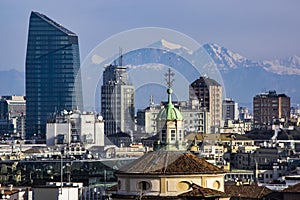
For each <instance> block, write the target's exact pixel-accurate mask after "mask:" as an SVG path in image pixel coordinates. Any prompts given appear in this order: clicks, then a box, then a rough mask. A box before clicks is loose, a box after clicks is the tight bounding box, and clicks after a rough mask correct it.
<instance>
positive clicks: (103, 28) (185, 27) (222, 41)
mask: <svg viewBox="0 0 300 200" xmlns="http://www.w3.org/2000/svg"><path fill="white" fill-rule="evenodd" d="M70 3H71V2H70V1H64V2H60V3H59V5H60V6H57V4H56V2H55V1H54V2H53V1H51V2H50V1H49V2H42V3H41V2H36V1H26V3H25V2H17V1H15V2H11V1H6V0H4V1H1V2H0V5H1V10H2V11H1V14H0V16H1V19H2V20H0V23H1V27H3V32H2V34H3V36H2V39H1V44H2V48H0V51H1V55H2V56H3V57H2V63H1V65H0V70H9V69H17V70H18V71H25V52H26V51H25V50H26V41H27V36H26V33H27V31H28V19H29V15H30V12H31V11H32V10H33V11H38V12H41V13H44V14H45V15H47V16H49V17H51V18H52V19H54V20H55V21H58V22H59V23H61V24H62V25H63V26H67V27H70V29H71V30H74V32H76V33H77V34H78V36H79V37H80V41H79V43H80V51H81V60H83V59H84V58H85V57H86V56H87V55H88V53H89V52H90V51H91V50H92V49H93V48H94V47H95V46H97V45H98V44H99V43H100V42H102V41H104V40H105V39H107V38H109V37H110V36H111V35H114V34H117V33H119V32H122V31H126V30H128V29H132V28H141V27H164V28H170V29H174V30H176V31H180V32H182V33H184V34H186V35H188V36H190V37H192V38H193V39H195V40H196V41H197V42H198V43H200V44H205V43H217V44H219V45H221V46H226V47H227V48H229V49H232V50H233V51H236V52H240V53H241V54H242V55H243V56H245V57H248V58H250V59H254V60H262V59H266V60H270V59H275V58H285V57H288V56H292V55H297V53H298V52H300V45H299V40H298V38H299V32H300V28H299V26H297V24H298V23H299V22H297V19H299V17H300V16H299V15H300V13H299V12H297V8H298V7H299V6H297V5H298V4H299V2H296V1H289V2H280V1H263V2H260V1H255V2H253V1H251V2H243V3H241V2H238V1H233V0H230V1H226V2H216V1H213V2H196V1H190V2H189V3H185V2H183V1H175V2H173V1H172V2H170V1H166V2H163V3H160V4H158V2H154V3H153V2H151V3H150V2H139V1H126V2H123V1H115V2H105V1H91V2H89V4H87V3H84V2H77V4H76V5H74V6H72V9H67V8H68V6H70V5H72V4H70ZM72 3H73V2H72ZM16 8H17V9H16ZM12 10H17V12H15V13H14V14H13V15H11V12H12ZM132 10H134V11H135V12H131V11H132ZM8 18H9V19H10V21H9V23H8V21H7V20H6V19H8ZM11 33H13V35H12V34H11ZM7 38H13V39H7Z"/></svg>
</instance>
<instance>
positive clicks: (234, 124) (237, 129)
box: [220, 120, 253, 134]
mask: <svg viewBox="0 0 300 200" xmlns="http://www.w3.org/2000/svg"><path fill="white" fill-rule="evenodd" d="M252 127H253V123H252V120H244V121H242V120H227V122H226V123H225V124H224V127H222V128H220V133H237V134H245V133H246V132H247V131H251V130H252Z"/></svg>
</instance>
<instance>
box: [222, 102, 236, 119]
mask: <svg viewBox="0 0 300 200" xmlns="http://www.w3.org/2000/svg"><path fill="white" fill-rule="evenodd" d="M222 106H223V112H222V114H223V121H224V122H226V121H227V120H238V119H239V109H238V103H237V102H235V101H234V100H233V99H231V98H225V99H224V100H223V105H222Z"/></svg>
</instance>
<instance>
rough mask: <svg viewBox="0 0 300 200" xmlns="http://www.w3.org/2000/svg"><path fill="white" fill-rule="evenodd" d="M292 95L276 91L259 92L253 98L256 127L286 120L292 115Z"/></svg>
mask: <svg viewBox="0 0 300 200" xmlns="http://www.w3.org/2000/svg"><path fill="white" fill-rule="evenodd" d="M290 108H291V103H290V97H288V96H287V95H285V94H277V93H276V91H275V90H274V91H269V92H267V93H262V94H258V95H256V96H255V97H254V98H253V113H254V116H253V120H254V127H255V128H261V127H266V126H269V125H271V124H272V123H273V122H274V121H275V120H280V121H283V122H286V121H287V119H289V117H290Z"/></svg>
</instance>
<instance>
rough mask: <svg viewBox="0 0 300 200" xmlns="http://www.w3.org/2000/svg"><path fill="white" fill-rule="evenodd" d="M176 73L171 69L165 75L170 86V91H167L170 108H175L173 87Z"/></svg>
mask: <svg viewBox="0 0 300 200" xmlns="http://www.w3.org/2000/svg"><path fill="white" fill-rule="evenodd" d="M174 75H175V74H174V72H172V71H171V68H169V69H168V72H167V73H166V74H165V80H166V81H167V86H168V89H167V93H168V107H173V104H172V93H173V91H172V89H171V87H172V85H173V82H174V79H173V77H174Z"/></svg>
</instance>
